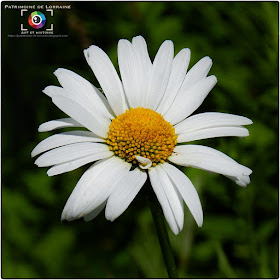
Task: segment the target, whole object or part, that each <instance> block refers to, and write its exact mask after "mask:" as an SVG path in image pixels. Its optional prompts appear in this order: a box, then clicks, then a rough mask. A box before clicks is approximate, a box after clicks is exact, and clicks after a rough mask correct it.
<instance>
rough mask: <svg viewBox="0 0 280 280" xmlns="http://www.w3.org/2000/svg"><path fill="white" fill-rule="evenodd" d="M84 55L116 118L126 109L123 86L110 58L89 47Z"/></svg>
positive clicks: (98, 49)
mask: <svg viewBox="0 0 280 280" xmlns="http://www.w3.org/2000/svg"><path fill="white" fill-rule="evenodd" d="M84 54H85V58H86V60H87V62H88V64H89V66H90V67H91V69H92V71H93V73H94V75H95V76H96V78H97V80H98V82H99V84H100V86H101V87H102V89H103V91H104V93H105V95H106V97H107V99H108V101H109V104H110V105H111V107H112V109H113V111H114V113H115V114H116V116H118V115H120V114H122V113H124V112H125V111H126V110H127V109H128V107H127V104H126V101H125V95H124V92H123V86H122V83H121V81H120V78H119V76H118V74H117V71H116V69H115V67H114V66H113V64H112V62H111V60H110V58H109V57H108V56H107V54H106V53H105V52H104V51H103V50H101V49H100V48H98V47H97V46H90V47H89V48H88V49H86V50H84Z"/></svg>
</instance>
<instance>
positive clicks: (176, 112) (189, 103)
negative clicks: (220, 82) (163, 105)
mask: <svg viewBox="0 0 280 280" xmlns="http://www.w3.org/2000/svg"><path fill="white" fill-rule="evenodd" d="M216 83H217V78H216V77H215V76H209V77H207V78H204V79H203V80H201V81H200V82H198V83H197V84H195V85H194V86H193V87H191V88H190V89H187V90H186V91H183V90H182V88H183V86H182V87H181V89H180V91H179V93H178V94H177V96H176V98H175V100H174V102H173V104H172V105H171V107H170V109H169V110H168V111H167V113H166V114H165V115H164V119H165V120H167V121H168V122H170V123H171V124H173V125H174V124H176V123H178V122H180V121H182V120H183V119H185V118H186V117H188V116H189V115H190V114H192V113H193V112H194V111H195V110H196V109H197V108H198V107H199V106H200V105H201V104H202V102H203V101H204V99H205V98H206V96H207V95H208V93H209V92H210V91H211V89H212V88H213V87H214V86H215V84H216Z"/></svg>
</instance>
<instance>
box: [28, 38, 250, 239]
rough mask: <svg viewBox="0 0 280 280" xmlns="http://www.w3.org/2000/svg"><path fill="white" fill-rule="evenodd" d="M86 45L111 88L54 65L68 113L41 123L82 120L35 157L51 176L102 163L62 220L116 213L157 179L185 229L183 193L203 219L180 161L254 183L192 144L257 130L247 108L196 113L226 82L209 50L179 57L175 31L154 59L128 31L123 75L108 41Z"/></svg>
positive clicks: (165, 206)
mask: <svg viewBox="0 0 280 280" xmlns="http://www.w3.org/2000/svg"><path fill="white" fill-rule="evenodd" d="M84 54H85V58H86V61H87V63H88V64H89V66H90V67H91V69H92V71H93V72H94V75H95V76H96V78H97V80H98V82H99V84H100V87H101V88H102V92H101V91H100V90H99V89H98V88H97V87H95V86H94V85H92V84H91V83H90V82H88V81H87V80H85V79H84V78H82V77H81V76H79V75H77V74H76V73H74V72H72V71H70V70H67V69H61V68H60V69H57V70H56V71H55V72H54V74H55V76H56V77H57V79H58V81H59V83H60V84H61V87H59V86H48V87H46V88H45V89H44V90H43V92H44V93H45V94H46V95H48V96H49V97H51V98H52V102H53V103H54V104H55V105H56V106H57V107H58V108H59V109H61V110H62V111H63V112H64V113H66V114H67V115H68V116H69V118H62V119H58V120H52V121H48V122H45V123H43V124H41V125H40V126H39V131H40V132H44V131H51V130H55V129H60V128H73V127H75V128H82V129H81V130H70V131H67V132H62V133H58V134H55V135H52V136H50V137H48V138H46V139H45V140H43V141H41V142H40V143H39V144H38V145H37V146H36V147H35V148H34V150H33V151H32V156H37V155H39V154H41V153H42V155H40V156H39V157H38V158H37V159H36V161H35V164H36V165H38V166H39V167H47V166H51V168H50V169H49V170H48V171H47V174H48V175H49V176H53V175H57V174H61V173H65V172H69V171H71V170H74V169H76V168H78V167H80V166H83V165H86V164H88V163H93V164H92V165H91V166H90V167H89V169H88V170H87V171H86V172H85V173H84V174H83V175H82V177H81V178H80V180H79V181H78V183H77V185H76V187H75V188H74V190H73V192H72V193H71V195H70V197H69V198H68V200H67V203H66V205H65V207H64V210H63V212H62V217H61V218H62V219H63V220H68V221H72V220H75V219H78V218H82V217H83V218H84V220H86V221H89V220H91V219H93V218H95V217H96V216H97V215H98V214H99V213H100V212H101V211H102V210H103V209H104V208H106V209H105V216H106V218H107V219H108V220H110V221H113V220H115V219H116V218H117V217H119V216H120V215H121V214H122V213H123V212H124V211H125V210H126V209H127V207H128V206H129V205H130V203H131V202H132V201H133V199H134V198H135V196H136V195H137V194H138V192H139V191H140V189H141V188H142V186H143V185H144V183H145V182H146V180H150V183H151V186H152V188H153V191H154V192H155V194H156V197H157V199H158V201H159V203H160V205H161V207H162V210H163V213H164V216H165V218H166V220H167V222H168V224H169V225H170V228H171V229H172V231H173V232H174V233H175V234H178V233H179V232H180V231H181V230H182V228H183V223H184V203H183V202H185V204H186V205H187V206H188V208H189V210H190V212H191V213H192V215H193V217H194V219H195V221H196V223H197V224H198V226H202V223H203V213H202V207H201V203H200V200H199V196H198V194H197V191H196V189H195V187H194V186H193V184H192V182H191V181H190V180H189V178H188V177H187V176H186V175H185V174H184V173H183V172H182V171H181V170H179V169H178V168H177V167H176V166H175V165H181V166H191V167H195V168H199V169H203V170H207V171H210V172H215V173H220V174H222V175H224V176H226V177H228V178H230V179H232V180H233V181H235V182H236V183H237V184H238V185H240V186H242V187H245V186H246V185H247V184H249V182H250V177H249V175H250V174H251V173H252V171H251V170H250V169H249V168H247V167H245V166H243V165H241V164H239V163H237V162H236V161H234V160H233V159H231V158H230V157H228V156H227V155H225V154H224V153H222V152H219V151H217V150H215V149H212V148H209V147H206V146H202V145H190V144H185V143H186V142H189V141H194V140H199V139H206V138H213V137H222V136H238V137H245V136H248V135H249V133H248V130H247V129H246V128H244V127H243V125H249V124H251V123H252V121H251V120H250V119H248V118H246V117H242V116H237V115H232V114H225V113H216V112H207V113H200V114H196V115H192V113H193V112H194V111H195V110H196V109H197V108H198V107H199V106H200V105H201V104H202V102H203V100H204V99H205V97H206V96H207V95H208V93H209V92H210V91H211V89H212V88H213V87H214V86H215V84H216V83H217V79H216V77H215V76H207V75H208V72H209V70H210V68H211V66H212V60H211V59H210V58H209V57H204V58H202V59H201V60H200V61H198V62H197V63H196V64H195V65H194V66H193V67H192V68H191V69H190V70H188V71H187V69H188V64H189V61H190V50H189V49H182V50H181V51H180V52H179V53H178V54H177V55H176V56H175V57H174V46H173V43H172V41H170V40H166V41H164V42H163V43H162V45H161V46H160V48H159V50H158V52H157V54H156V56H155V58H154V60H153V62H152V61H151V59H150V57H149V54H148V50H147V45H146V42H145V40H144V38H143V37H141V36H137V37H134V38H133V39H132V42H130V41H128V40H123V39H122V40H120V41H119V43H118V64H119V70H120V77H119V75H118V73H117V71H116V69H115V68H114V66H113V64H112V62H111V60H110V59H109V57H108V56H107V55H106V53H105V52H104V51H103V50H101V49H100V48H99V47H97V46H90V47H89V48H88V49H86V50H85V51H84ZM103 93H104V94H103ZM190 115H192V116H190ZM84 128H86V129H87V130H85V129H84ZM174 164H175V165H174Z"/></svg>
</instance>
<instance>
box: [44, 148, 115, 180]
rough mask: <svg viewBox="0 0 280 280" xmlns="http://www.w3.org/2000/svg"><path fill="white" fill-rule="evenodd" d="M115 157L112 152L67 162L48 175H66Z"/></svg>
mask: <svg viewBox="0 0 280 280" xmlns="http://www.w3.org/2000/svg"><path fill="white" fill-rule="evenodd" d="M113 155H114V153H113V152H111V151H104V152H97V153H95V154H94V155H89V156H85V157H82V158H78V159H75V160H71V161H67V162H64V163H61V164H56V165H54V166H53V167H51V168H50V169H49V170H48V171H47V174H48V176H54V175H58V174H62V173H66V172H69V171H72V170H75V169H77V168H79V167H81V166H83V165H86V164H88V163H90V162H94V161H97V160H99V159H104V158H108V157H111V156H113Z"/></svg>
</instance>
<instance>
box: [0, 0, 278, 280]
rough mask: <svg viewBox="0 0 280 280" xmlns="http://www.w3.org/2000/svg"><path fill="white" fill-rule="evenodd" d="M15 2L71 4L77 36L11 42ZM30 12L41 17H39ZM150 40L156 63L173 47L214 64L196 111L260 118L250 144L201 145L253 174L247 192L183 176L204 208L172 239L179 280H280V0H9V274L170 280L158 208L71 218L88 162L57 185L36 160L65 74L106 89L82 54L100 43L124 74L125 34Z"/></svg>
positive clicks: (221, 141)
mask: <svg viewBox="0 0 280 280" xmlns="http://www.w3.org/2000/svg"><path fill="white" fill-rule="evenodd" d="M6 4H13V5H16V4H21V5H23V4H29V5H31V4H32V5H34V4H35V5H36V4H49V5H50V4H51V5H54V4H60V5H61V4H64V5H69V4H70V5H71V6H72V9H71V10H55V11H54V17H53V23H54V28H55V33H56V34H66V35H68V37H67V38H56V39H54V38H10V37H8V34H19V33H20V22H21V21H22V20H24V21H26V20H27V17H26V18H23V19H22V18H21V17H20V12H19V10H7V9H5V8H4V6H5V5H6ZM30 12H31V11H30ZM139 34H141V35H143V36H144V37H145V39H146V41H147V44H148V48H149V52H150V55H151V58H153V57H154V55H155V54H156V51H157V49H158V48H159V46H160V44H161V43H162V42H163V41H164V40H165V39H171V40H172V41H173V42H174V44H175V52H176V53H177V52H178V51H179V50H180V49H182V48H183V47H189V48H190V49H191V52H192V58H191V66H192V65H194V64H195V63H196V62H197V61H198V60H199V59H200V58H202V57H203V56H206V55H209V56H210V57H211V58H212V59H213V62H214V64H213V67H212V69H211V71H210V74H214V75H216V76H217V78H218V84H217V85H216V86H215V88H214V89H213V90H212V91H211V93H210V94H209V96H208V98H207V99H206V100H205V102H204V103H203V105H202V106H201V107H200V108H199V110H198V111H197V112H203V111H219V112H225V113H234V114H239V115H243V116H247V117H249V118H251V119H252V120H253V122H254V124H253V125H251V126H250V127H249V131H250V136H249V137H247V138H246V139H245V140H244V139H240V138H217V139H209V140H201V141H196V143H199V144H202V145H208V146H211V147H213V148H217V149H219V150H221V151H223V152H225V153H226V154H228V155H229V156H231V157H233V158H234V159H235V160H237V161H238V162H240V163H241V164H243V165H246V166H248V167H250V168H251V169H252V170H253V174H252V176H251V184H249V186H248V187H247V188H241V187H239V186H237V185H235V184H234V183H233V182H232V181H230V180H229V179H227V178H225V177H223V176H221V175H215V174H209V173H207V172H204V171H201V170H195V169H184V172H186V174H187V175H188V176H189V177H190V179H191V180H192V182H193V183H194V185H195V186H196V188H197V190H198V192H199V195H200V198H201V201H202V206H203V210H204V225H203V227H202V228H198V227H197V226H196V224H195V222H194V220H193V218H192V217H191V215H190V214H189V211H188V209H187V207H185V213H186V215H185V225H184V229H183V231H182V232H181V233H180V234H179V235H178V236H175V235H174V234H173V233H172V232H171V231H169V234H170V238H171V243H172V247H173V248H174V254H175V258H176V263H177V265H178V271H179V275H180V277H188V278H212V277H215V278H217V277H218V278H234V277H241V278H277V277H278V276H279V274H278V167H279V166H278V2H79V3H78V2H68V3H67V2H56V3H54V2H20V3H19V2H18V3H17V2H2V277H3V278H32V277H33V278H103V277H104V278H106V277H110V278H114V277H119V278H120V277H121V278H146V277H156V278H164V277H166V276H167V274H166V271H165V268H164V264H163V260H162V257H161V252H160V248H159V244H158V241H157V239H156V234H155V230H154V226H153V222H152V217H151V215H150V212H149V209H148V207H147V205H146V203H145V201H143V200H142V199H141V197H140V196H138V197H137V198H136V200H135V201H134V202H133V203H132V204H131V206H130V207H129V208H128V209H127V211H125V213H124V214H123V215H122V216H121V217H120V218H118V219H117V220H116V221H115V222H113V223H111V222H108V221H107V220H106V219H105V217H104V213H102V214H100V215H99V216H98V217H97V218H96V219H95V220H93V221H92V222H89V223H86V222H84V221H83V220H78V221H75V222H72V223H70V224H62V223H61V222H60V214H61V211H62V209H63V207H64V204H65V202H66V200H67V198H68V196H69V194H70V193H71V190H72V189H73V188H74V186H75V184H76V182H77V181H78V179H79V177H80V176H81V175H82V173H83V172H84V171H85V170H86V168H87V167H88V166H85V167H82V168H79V169H78V170H75V171H73V172H70V173H66V174H63V175H59V176H55V177H48V176H47V175H46V170H47V169H46V168H37V167H36V166H35V165H34V164H33V162H34V160H33V159H31V158H30V152H31V150H32V149H33V148H34V147H35V145H36V144H37V143H38V142H39V141H40V140H42V139H44V138H46V137H47V136H48V135H51V134H52V133H38V132H37V128H38V126H39V125H40V124H41V123H43V122H45V121H48V120H51V119H57V118H61V117H64V114H63V113H62V112H61V111H60V110H59V109H57V108H56V107H55V105H53V104H52V102H51V100H50V99H49V97H47V96H45V95H44V94H43V93H42V89H44V87H46V86H48V85H50V84H56V85H58V82H57V81H56V79H55V77H54V75H53V74H52V73H53V71H54V70H55V69H57V68H58V67H64V68H67V69H70V70H73V71H75V72H77V73H78V74H80V75H82V76H83V77H85V78H87V79H88V80H90V81H91V82H92V83H93V84H95V85H96V86H98V84H97V81H96V79H95V77H94V75H93V74H92V72H91V70H90V68H89V67H88V65H87V63H86V61H85V59H84V56H83V49H85V48H87V47H88V46H89V45H91V44H96V45H98V46H99V47H101V48H102V49H104V50H105V51H106V52H107V53H108V54H109V56H110V57H111V59H112V61H113V63H114V64H115V66H117V56H116V53H117V52H116V48H117V42H118V40H119V39H121V38H127V39H129V40H131V39H132V37H133V36H136V35H139Z"/></svg>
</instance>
